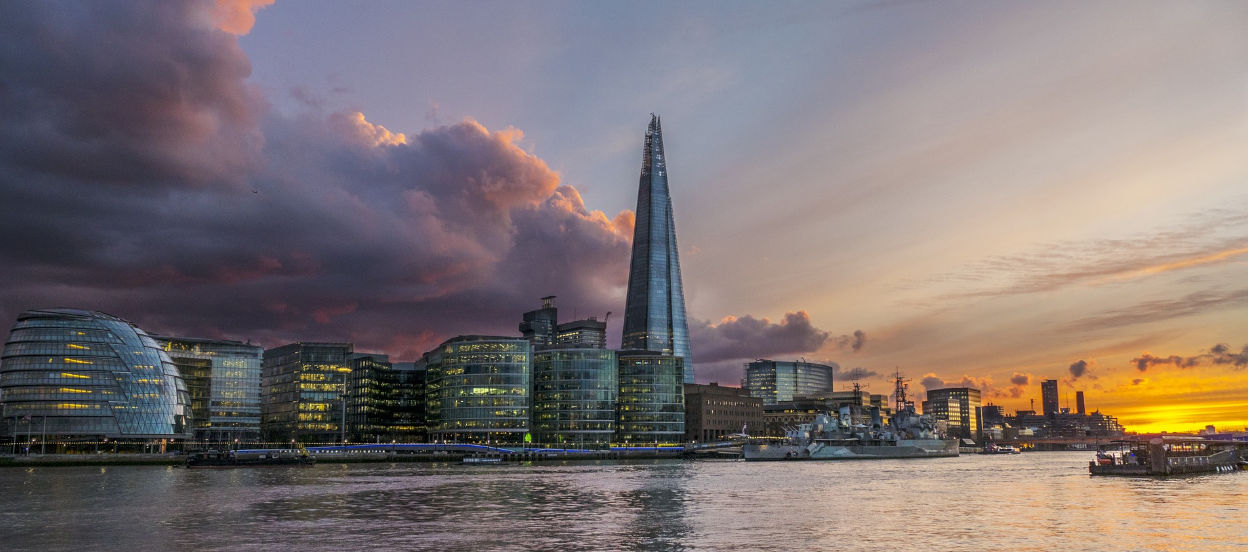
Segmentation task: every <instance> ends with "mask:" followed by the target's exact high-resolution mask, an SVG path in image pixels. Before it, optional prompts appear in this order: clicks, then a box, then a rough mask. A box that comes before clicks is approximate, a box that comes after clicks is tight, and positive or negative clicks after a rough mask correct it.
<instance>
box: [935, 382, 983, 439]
mask: <svg viewBox="0 0 1248 552" xmlns="http://www.w3.org/2000/svg"><path fill="white" fill-rule="evenodd" d="M979 405H980V391H979V389H975V388H971V387H948V388H945V389H930V390H928V392H927V400H926V401H923V413H924V414H931V415H933V417H934V418H936V419H937V420H945V421H947V422H949V434H950V435H957V436H959V437H965V438H977V436H976V433H977V432H978V430H979V420H978V418H979Z"/></svg>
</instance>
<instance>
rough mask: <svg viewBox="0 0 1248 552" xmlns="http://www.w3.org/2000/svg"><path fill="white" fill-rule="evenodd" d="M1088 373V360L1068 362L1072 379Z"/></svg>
mask: <svg viewBox="0 0 1248 552" xmlns="http://www.w3.org/2000/svg"><path fill="white" fill-rule="evenodd" d="M1086 373H1088V361H1086V360H1078V361H1075V362H1072V363H1071V364H1070V376H1071V378H1073V379H1079V378H1080V377H1082V376H1083V375H1084V374H1086Z"/></svg>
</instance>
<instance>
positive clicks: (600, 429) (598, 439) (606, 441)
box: [533, 348, 619, 447]
mask: <svg viewBox="0 0 1248 552" xmlns="http://www.w3.org/2000/svg"><path fill="white" fill-rule="evenodd" d="M618 387H619V384H618V380H617V377H616V357H615V351H612V350H608V349H601V348H584V349H549V350H545V351H538V352H536V353H533V439H534V441H537V442H539V443H545V444H561V445H564V446H568V447H573V446H575V447H606V446H609V445H610V444H611V438H612V437H613V436H614V433H615V402H616V394H617V393H618Z"/></svg>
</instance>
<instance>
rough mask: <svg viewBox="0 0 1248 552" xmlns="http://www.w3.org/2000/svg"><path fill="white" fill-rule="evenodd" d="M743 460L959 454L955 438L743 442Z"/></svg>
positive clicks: (908, 456)
mask: <svg viewBox="0 0 1248 552" xmlns="http://www.w3.org/2000/svg"><path fill="white" fill-rule="evenodd" d="M742 455H743V456H745V459H746V460H871V459H883V458H945V457H950V456H957V455H958V441H957V440H954V439H948V440H943V439H903V440H900V441H897V442H896V444H892V443H888V444H834V443H827V444H825V443H816V444H815V445H808V446H799V445H775V444H757V443H749V444H746V445H745V447H744V448H743V449H742Z"/></svg>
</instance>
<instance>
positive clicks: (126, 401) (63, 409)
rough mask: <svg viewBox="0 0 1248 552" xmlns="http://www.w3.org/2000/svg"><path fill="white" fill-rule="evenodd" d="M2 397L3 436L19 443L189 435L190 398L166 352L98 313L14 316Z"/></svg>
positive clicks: (1, 373) (1, 361)
mask: <svg viewBox="0 0 1248 552" xmlns="http://www.w3.org/2000/svg"><path fill="white" fill-rule="evenodd" d="M0 401H3V402H2V405H3V412H2V414H0V415H2V416H3V418H4V419H5V420H6V421H7V423H6V427H5V432H6V434H5V436H6V437H10V438H11V437H12V436H13V435H14V434H16V435H17V439H18V440H19V441H24V442H30V440H31V439H44V438H45V436H46V439H47V440H53V439H56V440H58V441H59V442H61V443H68V442H73V441H97V442H98V440H99V439H102V438H111V439H130V438H133V439H186V438H189V437H190V436H191V407H190V398H189V396H188V393H187V389H186V384H185V382H184V381H183V379H182V377H181V375H179V374H178V369H177V368H176V367H175V366H174V364H173V362H172V361H171V360H170V359H169V356H168V355H167V354H165V352H164V351H163V350H162V349H161V347H160V344H158V343H157V342H156V341H155V340H154V339H152V337H151V336H149V335H148V334H147V333H146V332H144V331H143V330H141V329H139V328H138V327H136V326H135V325H133V324H131V323H130V322H127V321H125V320H122V319H120V318H117V317H115V316H111V315H108V314H104V313H100V312H91V311H84V310H73V309H48V310H32V311H27V312H24V313H22V314H21V315H20V316H18V318H17V323H16V324H14V326H13V331H12V332H11V333H10V334H9V338H8V341H7V342H6V343H5V345H4V353H3V357H2V358H0ZM43 450H47V449H46V447H44V448H43Z"/></svg>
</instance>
